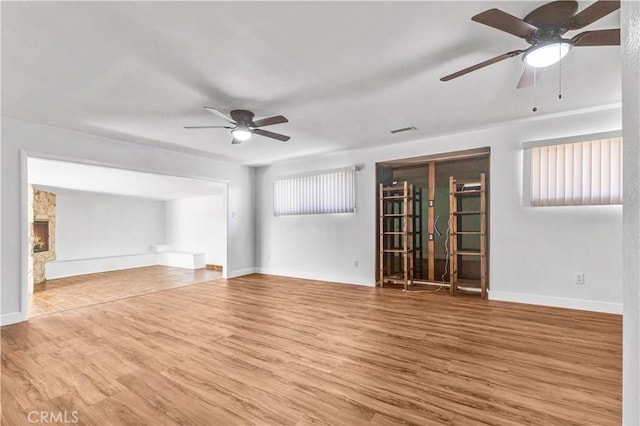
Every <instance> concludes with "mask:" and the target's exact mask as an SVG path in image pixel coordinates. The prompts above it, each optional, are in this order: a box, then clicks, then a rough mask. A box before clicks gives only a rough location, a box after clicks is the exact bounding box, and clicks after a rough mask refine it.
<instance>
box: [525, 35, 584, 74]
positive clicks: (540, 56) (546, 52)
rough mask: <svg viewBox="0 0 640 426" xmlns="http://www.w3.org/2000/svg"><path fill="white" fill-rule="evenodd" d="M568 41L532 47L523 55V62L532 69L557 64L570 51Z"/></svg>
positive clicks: (557, 41)
mask: <svg viewBox="0 0 640 426" xmlns="http://www.w3.org/2000/svg"><path fill="white" fill-rule="evenodd" d="M571 46H572V44H571V42H570V41H569V40H556V41H552V42H550V43H545V44H541V45H539V46H535V47H533V48H532V49H531V50H529V51H528V52H527V53H525V54H524V58H523V59H524V62H525V63H526V64H527V65H529V66H532V67H534V68H544V67H548V66H550V65H553V64H555V63H556V62H559V61H560V60H561V59H562V58H564V57H565V55H566V54H567V53H569V50H571Z"/></svg>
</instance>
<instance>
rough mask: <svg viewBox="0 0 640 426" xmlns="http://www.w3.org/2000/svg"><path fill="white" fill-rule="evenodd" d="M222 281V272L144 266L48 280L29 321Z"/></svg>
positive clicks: (39, 287) (33, 298) (32, 303)
mask: <svg viewBox="0 0 640 426" xmlns="http://www.w3.org/2000/svg"><path fill="white" fill-rule="evenodd" d="M221 277H222V272H220V271H212V270H208V269H204V268H203V269H195V270H192V269H185V268H173V267H169V266H146V267H142V268H132V269H125V270H121V271H109V272H100V273H96V274H87V275H78V276H75V277H66V278H59V279H55V280H48V281H47V282H46V283H44V284H39V285H37V286H36V291H35V292H34V293H33V294H32V295H31V300H30V303H29V318H33V317H36V316H38V315H43V314H47V313H53V312H61V311H66V310H68V309H77V308H80V307H83V306H89V305H95V304H98V303H104V302H111V301H113V300H118V299H124V298H127V297H132V296H139V295H141V294H145V293H152V292H154V291H160V290H166V289H169V288H176V287H183V286H185V285H191V284H196V283H201V282H203V281H211V280H215V279H218V278H221Z"/></svg>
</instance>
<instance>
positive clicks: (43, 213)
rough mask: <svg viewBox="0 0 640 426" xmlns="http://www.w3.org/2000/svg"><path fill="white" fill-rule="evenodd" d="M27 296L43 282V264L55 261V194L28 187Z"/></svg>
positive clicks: (44, 279)
mask: <svg viewBox="0 0 640 426" xmlns="http://www.w3.org/2000/svg"><path fill="white" fill-rule="evenodd" d="M29 213H30V214H29V241H30V245H29V294H31V293H33V288H34V286H35V285H36V284H41V283H43V282H45V281H46V280H47V279H46V276H45V263H46V262H50V261H52V260H56V194H53V193H51V192H47V191H42V190H39V189H35V188H33V186H31V185H29Z"/></svg>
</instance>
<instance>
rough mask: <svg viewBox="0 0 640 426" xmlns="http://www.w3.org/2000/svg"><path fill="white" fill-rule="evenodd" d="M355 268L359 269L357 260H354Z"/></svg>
mask: <svg viewBox="0 0 640 426" xmlns="http://www.w3.org/2000/svg"><path fill="white" fill-rule="evenodd" d="M353 267H354V268H357V267H358V261H357V260H354V261H353Z"/></svg>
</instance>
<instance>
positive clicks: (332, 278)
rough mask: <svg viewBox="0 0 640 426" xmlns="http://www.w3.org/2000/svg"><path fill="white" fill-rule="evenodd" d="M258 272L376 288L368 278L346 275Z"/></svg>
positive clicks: (281, 271)
mask: <svg viewBox="0 0 640 426" xmlns="http://www.w3.org/2000/svg"><path fill="white" fill-rule="evenodd" d="M256 270H257V272H258V273H260V274H266V275H280V276H283V277H291V278H302V279H305V280H317V281H327V282H332V283H339V284H353V285H365V286H369V287H374V286H375V285H376V283H375V282H374V281H373V280H371V279H367V278H362V277H355V276H345V275H332V274H322V273H320V274H318V273H313V272H311V273H310V272H300V271H286V270H278V269H269V268H256Z"/></svg>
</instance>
